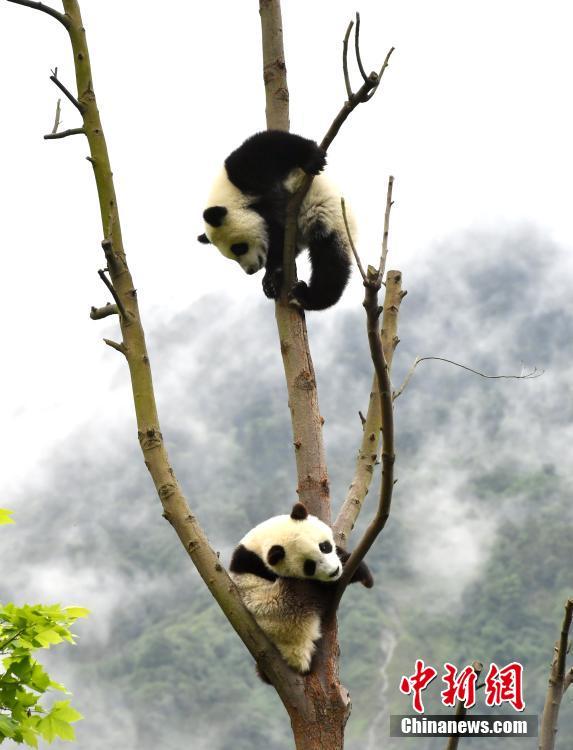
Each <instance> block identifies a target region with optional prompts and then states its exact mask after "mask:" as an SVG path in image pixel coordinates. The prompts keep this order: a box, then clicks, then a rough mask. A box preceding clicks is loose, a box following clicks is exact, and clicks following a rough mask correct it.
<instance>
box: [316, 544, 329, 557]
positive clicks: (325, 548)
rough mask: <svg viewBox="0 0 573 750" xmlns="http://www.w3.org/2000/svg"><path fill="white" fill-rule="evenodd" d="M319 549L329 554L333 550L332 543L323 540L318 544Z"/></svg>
mask: <svg viewBox="0 0 573 750" xmlns="http://www.w3.org/2000/svg"><path fill="white" fill-rule="evenodd" d="M318 549H319V550H320V551H321V552H324V554H325V555H328V553H329V552H332V544H331V543H330V542H321V543H320V544H319V545H318Z"/></svg>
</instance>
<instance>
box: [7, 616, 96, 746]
mask: <svg viewBox="0 0 573 750" xmlns="http://www.w3.org/2000/svg"><path fill="white" fill-rule="evenodd" d="M87 614H88V611H87V610H86V609H84V608H83V607H65V608H62V607H60V606H59V605H57V604H54V605H49V606H45V605H42V604H37V605H34V606H32V605H28V604H27V605H25V606H23V607H16V606H15V605H14V604H6V605H5V606H0V655H1V656H2V657H3V658H2V664H3V669H4V672H3V674H1V675H0V743H2V742H3V741H4V740H5V739H11V740H13V741H14V742H18V743H23V742H25V743H26V744H27V745H30V746H31V747H37V746H38V737H42V738H43V739H45V740H46V741H47V742H52V741H53V740H55V739H56V737H59V738H60V739H62V740H73V739H74V730H73V728H72V726H71V724H72V723H73V722H75V721H78V720H79V719H81V718H82V716H81V714H80V713H78V712H77V711H76V710H75V709H74V708H72V707H71V706H70V704H69V701H56V702H55V703H53V704H52V706H51V707H50V708H49V709H45V708H44V707H43V706H42V705H41V704H40V699H41V697H42V696H43V695H44V694H45V693H47V692H48V691H50V690H59V691H60V692H64V693H65V692H66V689H65V688H64V686H63V685H60V684H58V683H57V682H54V681H53V680H52V679H51V678H50V676H49V675H48V673H47V672H46V671H45V670H44V668H43V667H42V665H41V664H39V663H38V662H37V661H36V660H35V659H34V658H33V657H32V654H33V652H34V651H36V650H37V649H39V648H50V646H53V645H55V644H57V643H62V641H68V642H70V643H74V638H73V635H72V633H71V631H70V627H71V625H72V624H73V623H74V622H75V621H76V620H77V619H78V617H85V616H86V615H87Z"/></svg>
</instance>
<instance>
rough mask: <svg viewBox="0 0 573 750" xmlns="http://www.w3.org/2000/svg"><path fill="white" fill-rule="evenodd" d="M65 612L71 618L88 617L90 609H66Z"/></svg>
mask: <svg viewBox="0 0 573 750" xmlns="http://www.w3.org/2000/svg"><path fill="white" fill-rule="evenodd" d="M64 612H65V613H66V614H67V615H69V616H70V617H74V618H76V619H77V618H78V617H87V616H88V615H89V613H90V611H89V609H86V608H85V607H64Z"/></svg>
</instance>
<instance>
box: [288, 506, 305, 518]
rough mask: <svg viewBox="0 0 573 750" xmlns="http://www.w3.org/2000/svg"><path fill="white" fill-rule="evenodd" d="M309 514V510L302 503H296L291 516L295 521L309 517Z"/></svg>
mask: <svg viewBox="0 0 573 750" xmlns="http://www.w3.org/2000/svg"><path fill="white" fill-rule="evenodd" d="M307 516H308V510H307V509H306V507H305V506H304V505H303V504H302V503H295V504H294V505H293V506H292V510H291V512H290V517H291V518H292V519H293V520H294V521H304V519H305V518H307Z"/></svg>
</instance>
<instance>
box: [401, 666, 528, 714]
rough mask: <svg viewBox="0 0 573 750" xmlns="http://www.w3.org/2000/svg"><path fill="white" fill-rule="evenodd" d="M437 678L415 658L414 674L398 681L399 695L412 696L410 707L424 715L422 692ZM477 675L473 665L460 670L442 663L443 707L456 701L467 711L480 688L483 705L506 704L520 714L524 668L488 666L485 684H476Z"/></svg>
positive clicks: (433, 671)
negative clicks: (483, 697)
mask: <svg viewBox="0 0 573 750" xmlns="http://www.w3.org/2000/svg"><path fill="white" fill-rule="evenodd" d="M437 675H438V672H437V670H436V669H434V667H432V666H426V665H425V664H424V661H423V660H422V659H416V668H415V671H414V674H411V675H404V676H403V677H402V679H401V680H400V692H401V693H403V694H404V695H412V707H413V709H414V711H416V712H417V713H419V714H422V713H424V704H423V702H422V691H423V690H425V689H426V688H427V687H428V685H429V684H430V683H431V682H432V680H434V679H435V678H436V677H437ZM477 678H478V675H477V673H476V671H475V670H474V668H473V667H472V666H467V667H464V668H463V669H461V670H459V671H458V669H457V668H456V667H455V666H454V665H453V664H450V663H449V662H446V663H445V664H444V672H443V675H442V682H444V683H445V685H446V687H445V689H444V690H442V691H441V693H440V696H441V699H442V705H444V706H449V707H453V706H455V705H456V703H457V702H458V701H460V702H462V703H463V704H464V705H465V707H466V708H472V706H475V704H476V692H477V690H479V688H481V687H483V688H484V692H485V704H486V706H501V705H502V703H509V704H510V705H511V706H513V708H514V709H515V710H516V711H523V709H524V708H525V701H524V700H523V666H522V665H521V664H520V663H519V662H516V661H514V662H511V664H507V665H506V666H505V667H502V668H500V667H498V666H497V664H495V663H493V662H492V663H491V664H490V667H489V670H488V672H487V675H486V677H485V680H484V682H483V683H482V684H481V685H479V686H478V685H477Z"/></svg>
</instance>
